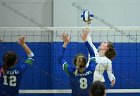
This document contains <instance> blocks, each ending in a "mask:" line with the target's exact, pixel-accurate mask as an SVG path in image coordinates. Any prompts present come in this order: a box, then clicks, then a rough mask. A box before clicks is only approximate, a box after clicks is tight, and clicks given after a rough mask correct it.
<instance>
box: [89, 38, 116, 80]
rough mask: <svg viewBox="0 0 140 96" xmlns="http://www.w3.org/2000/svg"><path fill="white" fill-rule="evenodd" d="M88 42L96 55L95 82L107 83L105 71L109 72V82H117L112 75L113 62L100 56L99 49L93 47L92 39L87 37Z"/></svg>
mask: <svg viewBox="0 0 140 96" xmlns="http://www.w3.org/2000/svg"><path fill="white" fill-rule="evenodd" d="M87 41H88V42H89V44H90V45H91V46H92V48H93V50H94V53H95V57H93V58H95V62H96V64H97V65H96V67H95V71H94V76H93V80H94V81H101V82H105V78H104V76H103V73H104V71H105V70H106V71H107V74H108V77H109V80H110V81H112V80H115V76H114V74H113V73H112V61H111V60H110V59H108V58H107V57H106V56H103V57H101V56H99V53H98V49H97V48H96V47H95V46H94V45H93V43H92V40H91V37H90V36H88V37H87Z"/></svg>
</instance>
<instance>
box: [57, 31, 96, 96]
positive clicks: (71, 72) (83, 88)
mask: <svg viewBox="0 0 140 96" xmlns="http://www.w3.org/2000/svg"><path fill="white" fill-rule="evenodd" d="M88 33H89V32H88V31H87V30H85V31H84V32H83V35H81V38H82V40H83V41H84V42H85V45H86V47H87V48H88V51H89V53H90V61H89V66H88V67H87V68H86V65H87V60H86V57H85V56H84V55H83V54H78V55H76V56H75V58H74V65H75V67H73V66H71V65H69V64H68V63H67V62H66V61H65V59H64V53H65V49H66V47H67V44H68V43H69V42H70V37H69V36H68V35H67V34H65V33H63V34H62V39H63V42H64V43H63V47H62V50H61V52H60V54H59V58H58V61H59V63H60V64H61V65H62V66H63V70H64V71H65V72H66V73H67V74H68V76H69V78H70V84H71V88H72V96H88V95H89V88H90V85H91V84H92V82H93V72H94V69H95V64H94V59H93V58H92V57H95V55H94V51H93V49H92V48H91V46H90V44H89V43H88V41H86V38H87V35H88Z"/></svg>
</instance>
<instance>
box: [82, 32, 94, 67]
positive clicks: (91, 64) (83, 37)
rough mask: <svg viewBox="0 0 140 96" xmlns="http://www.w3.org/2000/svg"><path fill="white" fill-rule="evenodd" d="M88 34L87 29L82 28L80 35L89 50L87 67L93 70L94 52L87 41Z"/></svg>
mask: <svg viewBox="0 0 140 96" xmlns="http://www.w3.org/2000/svg"><path fill="white" fill-rule="evenodd" d="M88 35H89V31H88V29H86V30H83V35H81V38H82V40H83V41H84V42H85V45H86V47H87V49H88V51H89V54H90V61H89V66H88V67H89V68H91V69H92V70H94V68H95V64H94V63H95V59H94V58H95V54H94V50H93V49H92V47H91V45H90V44H89V41H87V37H88Z"/></svg>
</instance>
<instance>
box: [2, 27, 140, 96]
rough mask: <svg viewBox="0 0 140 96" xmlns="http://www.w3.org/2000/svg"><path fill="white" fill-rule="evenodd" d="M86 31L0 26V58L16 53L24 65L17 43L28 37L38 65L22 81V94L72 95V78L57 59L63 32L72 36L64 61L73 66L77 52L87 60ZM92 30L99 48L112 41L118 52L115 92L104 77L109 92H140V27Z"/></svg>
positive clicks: (61, 28) (94, 41) (70, 28)
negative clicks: (82, 36) (7, 53)
mask: <svg viewBox="0 0 140 96" xmlns="http://www.w3.org/2000/svg"><path fill="white" fill-rule="evenodd" d="M83 29H84V27H42V28H40V27H0V40H1V42H0V49H1V53H0V56H1V57H2V56H3V53H4V52H6V51H8V50H14V51H16V52H17V54H18V56H19V57H20V58H19V59H21V60H19V63H23V60H24V59H25V58H26V54H25V53H24V52H23V49H22V48H21V47H20V46H19V45H18V44H17V43H16V42H17V39H18V37H20V36H25V38H26V42H27V44H28V45H29V47H30V48H31V49H32V50H33V52H34V54H35V64H34V65H33V66H32V67H31V68H29V69H28V70H27V72H26V74H25V76H24V77H23V79H22V84H21V88H20V89H21V90H20V93H21V94H28V93H30V94H51V93H52V94H53V93H56V94H57V93H59V94H60V93H62V94H69V93H71V90H70V83H69V78H68V76H67V74H65V72H63V70H62V66H60V65H59V64H58V60H57V59H58V54H59V51H60V49H61V47H62V44H63V43H62V40H61V39H60V37H61V35H62V33H64V32H65V33H67V34H69V35H70V36H71V42H70V44H69V45H68V48H67V49H66V54H65V59H66V60H67V62H68V63H69V64H72V62H73V58H74V56H75V55H76V54H77V53H83V54H85V55H86V57H87V58H88V50H87V48H86V47H85V45H84V43H83V41H82V39H81V37H80V34H82V32H83V31H82V30H83ZM90 31H91V32H90V35H91V37H92V40H93V43H94V44H95V46H96V47H97V48H98V46H99V44H100V42H103V41H111V42H113V44H114V47H115V49H116V51H117V56H116V58H115V59H114V60H113V72H114V74H115V76H116V85H115V87H114V88H113V89H112V88H111V87H110V82H109V80H108V77H107V74H104V75H105V78H106V85H107V89H108V90H107V93H140V89H139V86H140V76H139V75H138V74H139V73H140V70H139V68H140V65H139V63H140V59H139V58H138V57H139V55H138V54H139V53H140V27H139V26H138V27H117V28H113V29H110V28H108V27H91V28H90ZM1 59H2V58H1ZM1 61H2V60H1ZM1 64H2V62H1ZM61 96H62V95H61ZM65 96H66V95H65ZM68 96H69V95H68Z"/></svg>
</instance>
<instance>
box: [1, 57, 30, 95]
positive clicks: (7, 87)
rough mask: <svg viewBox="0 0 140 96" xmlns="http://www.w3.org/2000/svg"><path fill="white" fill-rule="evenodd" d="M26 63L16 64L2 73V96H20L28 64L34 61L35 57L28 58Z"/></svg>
mask: <svg viewBox="0 0 140 96" xmlns="http://www.w3.org/2000/svg"><path fill="white" fill-rule="evenodd" d="M26 63H28V64H26ZM26 63H25V64H16V65H15V66H14V67H12V68H9V69H8V70H7V72H6V73H5V74H3V73H1V76H0V96H18V93H19V92H18V91H19V85H20V81H21V78H22V76H23V73H24V72H25V71H26V69H27V68H28V66H30V64H32V63H33V59H32V58H29V59H27V60H26ZM0 69H1V68H0Z"/></svg>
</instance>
